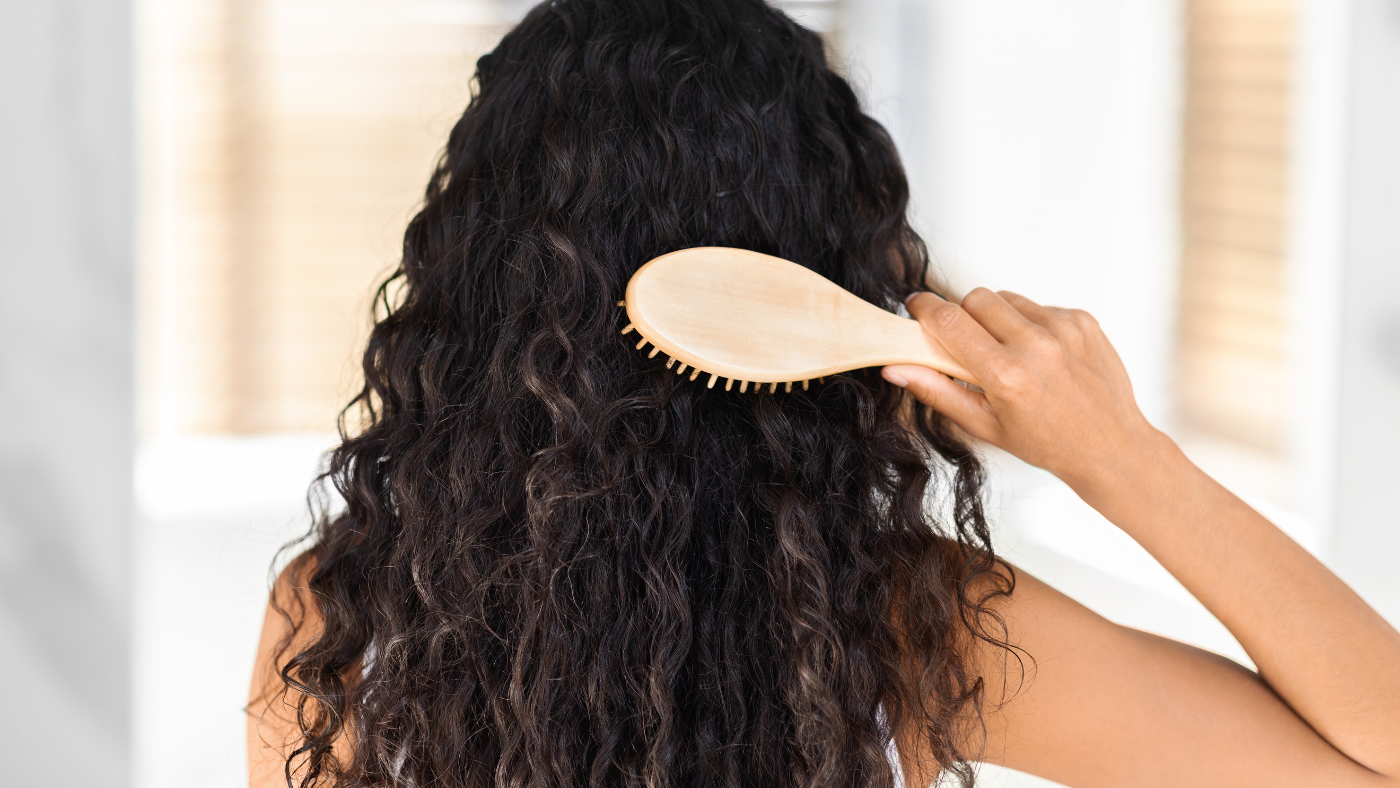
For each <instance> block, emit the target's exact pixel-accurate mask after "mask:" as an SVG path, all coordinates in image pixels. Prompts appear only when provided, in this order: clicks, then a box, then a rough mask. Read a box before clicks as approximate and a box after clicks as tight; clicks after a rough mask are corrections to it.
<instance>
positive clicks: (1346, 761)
mask: <svg viewBox="0 0 1400 788" xmlns="http://www.w3.org/2000/svg"><path fill="white" fill-rule="evenodd" d="M908 307H909V311H910V314H912V315H913V316H914V317H915V318H916V319H918V320H919V321H920V323H921V324H922V325H923V327H924V329H925V330H926V331H927V332H928V334H929V336H930V337H932V338H933V339H936V340H938V341H939V342H940V343H941V344H942V345H943V346H944V347H946V348H947V349H948V350H949V352H951V353H952V354H953V356H954V357H955V358H956V359H957V360H958V361H959V362H960V363H961V364H962V365H963V366H964V367H965V368H967V369H968V370H969V371H971V372H972V373H973V374H974V376H975V377H976V378H977V380H978V381H979V383H980V385H981V387H982V388H983V389H984V391H983V392H982V393H978V392H972V391H968V390H966V389H964V388H962V387H961V386H959V385H957V384H955V383H953V382H952V381H951V380H950V379H949V378H946V377H944V376H943V375H941V374H939V373H937V372H935V371H933V370H931V369H927V368H924V367H917V366H907V365H900V366H891V367H886V368H885V370H884V375H885V378H886V379H887V380H889V381H890V382H892V383H894V384H896V385H899V386H903V387H905V388H907V389H908V390H909V391H910V392H911V393H912V394H913V395H914V396H915V397H917V398H918V399H919V400H920V401H922V402H925V403H927V404H929V405H931V406H933V407H934V408H936V409H938V410H939V411H941V412H942V413H944V414H946V415H948V416H949V417H950V418H952V419H953V420H954V421H956V422H957V423H958V424H959V425H960V426H961V427H962V429H963V430H965V431H966V432H967V433H968V434H969V435H971V436H973V437H974V438H977V439H980V440H983V441H986V442H987V443H990V444H993V445H995V446H998V447H1000V448H1002V449H1004V450H1006V451H1008V452H1010V453H1012V454H1014V455H1016V456H1017V457H1020V458H1021V459H1022V460H1025V461H1026V462H1028V463H1031V464H1032V465H1036V466H1038V467H1041V468H1044V469H1046V470H1048V471H1050V472H1051V473H1053V474H1055V475H1056V476H1058V477H1059V478H1060V479H1062V480H1063V481H1064V482H1065V483H1066V484H1068V485H1069V486H1070V487H1071V488H1072V489H1073V490H1074V491H1075V492H1076V493H1078V494H1079V495H1080V497H1082V498H1083V499H1084V500H1085V501H1086V502H1087V503H1089V504H1090V505H1091V506H1093V507H1094V508H1095V509H1097V510H1098V511H1099V512H1100V513H1101V514H1103V515H1104V516H1105V517H1106V518H1108V519H1109V520H1110V521H1112V522H1113V523H1114V524H1115V525H1117V526H1118V527H1119V528H1122V529H1123V530H1124V531H1125V532H1126V533H1127V534H1128V535H1129V536H1131V537H1133V538H1134V539H1135V540H1137V542H1138V543H1139V544H1141V545H1142V546H1143V547H1144V548H1146V549H1147V550H1148V552H1150V553H1151V554H1152V555H1153V556H1154V557H1155V558H1156V559H1157V560H1158V561H1160V562H1161V563H1162V565H1163V566H1165V567H1166V568H1167V569H1168V570H1169V571H1170V572H1171V573H1172V574H1173V575H1175V576H1176V577H1177V579H1178V580H1180V581H1181V583H1182V584H1183V585H1185V586H1186V588H1188V589H1189V590H1190V591H1191V592H1192V593H1193V594H1195V595H1196V597H1197V598H1198V599H1199V600H1200V601H1201V602H1202V603H1203V604H1204V605H1205V606H1206V607H1207V608H1208V609H1209V610H1210V611H1211V612H1212V613H1213V614H1214V615H1215V616H1216V617H1217V618H1218V619H1220V621H1221V622H1222V623H1224V624H1225V626H1226V627H1228V628H1229V630H1230V631H1231V632H1232V633H1233V634H1234V635H1235V637H1236V638H1237V639H1238V640H1239V642H1240V644H1241V645H1242V646H1243V647H1244V648H1245V650H1246V652H1247V653H1248V654H1249V656H1250V658H1251V659H1252V660H1253V661H1254V663H1255V664H1256V665H1257V666H1258V667H1259V673H1257V674H1256V673H1254V672H1252V671H1250V670H1247V669H1245V668H1243V667H1241V666H1239V665H1237V664H1235V663H1234V662H1231V661H1230V660H1227V659H1225V658H1223V657H1220V656H1217V655H1214V654H1211V653H1209V652H1205V651H1202V650H1200V649H1196V648H1193V647H1191V646H1187V645H1185V644H1182V643H1178V642H1176V641H1173V640H1168V639H1166V638H1161V637H1157V636H1155V635H1150V634H1147V633H1144V632H1140V631H1137V630H1134V629H1130V628H1127V627H1123V626H1119V625H1117V624H1114V623H1112V622H1110V621H1107V620H1106V619H1104V618H1102V617H1100V616H1098V615H1096V614H1094V613H1093V612H1091V611H1090V610H1088V609H1087V608H1085V607H1083V606H1082V605H1080V604H1078V603H1077V602H1075V601H1074V600H1072V599H1070V598H1068V597H1066V596H1065V595H1063V594H1061V593H1059V592H1057V591H1055V589H1053V588H1051V587H1049V586H1047V585H1046V584H1044V583H1042V582H1040V581H1038V580H1036V579H1035V578H1034V577H1032V576H1030V575H1029V574H1027V573H1026V572H1024V571H1019V570H1018V571H1017V572H1016V578H1017V584H1016V589H1015V592H1014V593H1013V594H1012V595H1011V596H1010V597H1009V598H1008V599H1004V600H1001V601H1000V603H999V605H1000V607H999V611H998V612H1000V613H1001V615H1002V616H1003V617H1004V619H1005V621H1006V623H1007V626H1008V629H1009V632H1010V639H1011V641H1012V642H1013V643H1015V644H1017V645H1018V646H1019V647H1020V648H1022V649H1024V650H1025V652H1026V653H1028V654H1029V655H1030V656H1031V658H1032V659H1031V660H1027V661H1026V663H1025V664H1026V668H1025V672H1024V673H1023V671H1022V669H1021V666H1020V665H1019V664H1018V663H1017V662H1015V661H1014V660H1011V659H1010V658H1009V656H1008V655H1007V653H1006V652H1005V651H1003V650H1000V649H995V648H990V647H982V646H979V645H976V644H975V643H974V644H973V645H969V649H970V654H971V657H972V663H973V665H974V667H975V669H977V670H978V671H979V672H980V674H981V675H982V676H983V677H984V678H985V679H986V683H987V686H988V688H989V694H988V697H987V700H986V703H985V704H984V718H983V719H984V721H985V733H983V726H982V725H979V724H969V725H968V726H967V729H968V730H969V731H972V733H969V734H968V736H967V737H966V740H965V741H964V743H963V752H964V754H965V755H966V756H968V757H974V758H978V759H980V760H984V761H988V762H993V763H999V764H1002V765H1005V766H1009V767H1012V768H1015V769H1019V770H1022V771H1026V772H1030V773H1032V774H1037V775H1041V776H1043V777H1047V778H1049V779H1052V780H1055V781H1057V782H1061V783H1064V784H1066V785H1070V786H1076V787H1077V788H1133V787H1134V786H1193V788H1194V787H1196V786H1230V787H1231V788H1246V787H1248V786H1269V788H1287V786H1307V788H1317V787H1318V786H1330V787H1332V788H1348V787H1349V786H1369V787H1372V788H1382V787H1387V786H1393V787H1396V788H1400V670H1397V666H1400V634H1397V632H1396V631H1395V629H1394V628H1392V627H1391V626H1389V625H1388V624H1387V623H1386V622H1385V620H1384V619H1382V618H1381V617H1380V616H1379V615H1378V614H1377V613H1376V612H1375V611H1374V610H1372V609H1371V608H1370V607H1369V606H1367V605H1366V603H1365V602H1363V601H1362V600H1361V598H1360V597H1358V596H1357V595H1356V594H1355V593H1354V592H1353V591H1352V590H1351V589H1350V588H1348V587H1347V586H1346V585H1345V584H1344V583H1343V582H1342V581H1341V580H1339V579H1338V578H1337V577H1336V576H1335V575H1334V574H1332V573H1331V572H1330V571H1328V570H1327V568H1326V567H1324V566H1323V565H1322V564H1321V563H1319V562H1318V561H1317V560H1316V559H1315V558H1313V557H1312V556H1311V555H1310V554H1309V553H1308V552H1307V551H1305V550H1303V549H1302V548H1301V547H1299V546H1298V545H1297V544H1296V543H1295V542H1293V541H1292V540H1291V539H1290V538H1289V537H1288V536H1286V535H1285V534H1283V532H1281V531H1279V530H1278V528H1276V527H1275V526H1274V525H1273V524H1272V523H1270V522H1269V521H1268V520H1266V519H1265V518H1264V517H1263V516H1261V515H1260V514H1258V513H1257V512H1255V511H1254V510H1253V509H1251V508H1250V507H1249V506H1247V505H1246V504H1244V503H1243V502H1242V501H1240V500H1239V499H1238V498H1236V497H1235V496H1234V495H1232V494H1231V493H1230V492H1229V491H1227V490H1226V489H1225V488H1223V487H1221V486H1220V485H1219V484H1217V483H1216V482H1215V481H1214V480H1212V479H1211V478H1210V477H1209V476H1207V475H1206V474H1205V473H1203V472H1202V471H1201V470H1200V469H1198V468H1196V467H1195V466H1194V465H1192V464H1191V462H1190V461H1189V460H1188V459H1187V458H1186V456H1185V455H1184V454H1183V453H1182V452H1181V450H1180V449H1179V448H1178V447H1177V446H1176V444H1175V443H1173V442H1172V441H1171V439H1170V438H1168V437H1167V436H1166V435H1164V434H1163V433H1161V432H1160V431H1158V430H1156V429H1154V428H1153V427H1152V426H1151V425H1150V424H1149V423H1148V422H1147V420H1146V419H1145V418H1144V417H1143V415H1142V413H1141V411H1140V410H1139V409H1138V407H1137V404H1136V402H1135V401H1134V399H1133V394H1132V386H1131V384H1130V383H1129V381H1128V376H1127V373H1126V371H1125V370H1124V368H1123V365H1122V362H1121V361H1120V360H1119V358H1118V355H1117V353H1116V352H1115V351H1114V350H1113V347H1112V345H1111V344H1109V342H1108V339H1107V338H1106V337H1105V336H1104V334H1103V332H1102V331H1101V330H1100V329H1099V326H1098V324H1097V323H1096V322H1095V321H1094V319H1093V318H1092V317H1090V316H1089V315H1088V314H1086V313H1084V312H1081V311H1078V310H1066V309H1058V308H1055V307H1044V306H1041V305H1039V304H1036V303H1035V302H1033V301H1031V300H1029V299H1027V298H1024V297H1022V296H1019V295H1016V294H1014V293H1006V292H1003V293H993V292H991V291H989V290H985V289H978V290H974V291H972V292H971V293H969V294H968V295H967V296H966V297H965V298H964V299H963V301H962V303H961V304H955V303H950V302H946V301H943V300H941V299H939V298H937V297H936V296H933V295H932V294H929V293H917V294H915V295H914V296H912V297H911V298H910V299H909V302H908ZM303 569H304V567H303ZM298 576H299V572H297V571H295V570H293V571H289V572H287V573H285V574H284V575H283V577H282V578H281V579H280V580H279V589H278V592H279V593H281V594H284V595H285V596H282V597H281V598H283V599H287V598H289V597H295V596H298V595H299V594H304V589H302V588H300V586H301V583H300V581H299V580H298V579H297V578H298ZM302 598H303V599H305V597H304V596H303V597H302ZM307 601H309V600H307ZM313 611H314V606H311V607H308V613H311V612H313ZM310 623H312V624H314V622H310ZM309 629H314V626H313V627H309ZM288 634H289V630H288V628H287V627H286V625H285V623H284V621H283V619H282V617H281V616H280V615H278V614H277V613H275V612H271V611H269V613H268V616H267V620H266V623H265V625H264V630H263V636H262V642H261V644H260V645H259V648H258V659H257V666H256V668H255V671H254V681H253V691H252V697H251V699H250V703H249V718H248V758H249V773H250V785H251V786H252V788H272V786H284V785H285V784H286V783H285V780H284V777H283V763H284V761H285V758H286V753H287V752H289V751H290V750H291V749H292V748H293V747H294V746H295V745H294V744H293V743H294V742H295V741H296V739H297V738H298V734H297V729H296V726H295V723H294V720H295V714H294V712H292V711H290V710H289V709H288V707H286V706H285V705H284V703H283V702H282V701H274V702H272V703H271V704H269V703H268V702H267V701H266V700H264V698H265V697H268V694H267V693H266V692H265V690H266V689H267V688H272V689H274V690H275V689H277V688H278V687H279V686H280V682H279V681H278V680H277V679H275V677H274V672H273V670H272V654H273V649H274V647H275V645H276V644H277V643H278V642H279V641H280V640H282V639H283V638H285V637H286V636H287V635H288ZM306 637H308V635H306V634H302V635H301V636H300V638H302V639H304V638H306ZM338 745H339V746H338V747H337V750H338V751H339V754H342V755H344V754H348V752H347V748H346V746H345V742H344V740H342V741H341V742H338ZM899 749H900V752H901V759H902V760H903V765H904V769H905V774H906V775H907V784H908V785H909V786H911V788H923V786H927V785H928V784H929V783H930V782H931V781H932V780H933V778H934V776H935V775H936V774H937V771H938V764H937V763H936V762H935V761H933V759H931V758H930V757H928V755H927V752H926V749H925V748H923V747H921V746H920V744H919V743H918V742H917V741H913V740H911V739H910V738H909V737H907V736H901V737H900V740H899Z"/></svg>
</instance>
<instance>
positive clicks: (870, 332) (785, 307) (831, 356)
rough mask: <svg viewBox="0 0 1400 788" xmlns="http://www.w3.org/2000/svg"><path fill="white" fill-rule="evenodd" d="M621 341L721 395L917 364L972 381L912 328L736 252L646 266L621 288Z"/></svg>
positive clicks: (709, 251) (754, 255)
mask: <svg viewBox="0 0 1400 788" xmlns="http://www.w3.org/2000/svg"><path fill="white" fill-rule="evenodd" d="M618 305H619V306H624V307H626V308H627V317H628V320H630V321H631V322H629V323H628V325H627V327H626V328H624V329H622V333H623V334H629V333H631V332H633V331H635V332H637V334H638V335H639V336H640V337H641V339H640V341H638V342H637V349H638V350H641V349H642V348H644V347H646V346H647V345H648V344H650V345H652V350H651V353H650V354H649V355H648V358H651V357H655V356H656V354H657V353H665V354H666V355H668V356H670V360H669V361H667V362H666V368H667V369H670V368H671V367H673V366H674V367H675V369H676V374H677V375H681V374H684V373H685V372H686V371H687V370H690V379H691V380H695V379H696V378H697V377H699V376H700V375H701V374H702V373H705V374H708V375H709V376H710V378H709V381H708V383H707V384H706V385H707V386H708V387H709V388H714V385H715V382H716V381H717V380H719V379H720V378H727V382H726V383H725V384H724V389H725V390H726V391H728V390H729V389H730V388H731V387H733V385H734V383H735V382H736V381H737V382H738V383H739V391H741V392H743V391H746V390H747V389H748V386H749V384H754V390H755V391H757V390H758V388H759V387H760V386H759V384H762V383H767V384H769V389H768V390H769V391H770V392H773V391H777V389H778V384H779V383H782V384H784V390H786V391H791V390H792V384H793V383H797V382H800V383H801V384H802V388H804V389H805V388H807V384H808V381H810V380H812V379H819V378H822V377H824V376H826V375H833V374H835V373H837V372H845V371H847V370H852V369H861V368H863V367H879V366H884V365H886V364H919V365H922V366H926V367H932V368H933V369H936V370H938V371H939V372H942V373H943V374H945V375H948V376H950V377H953V378H958V379H960V380H963V381H966V382H969V383H973V382H975V381H973V379H972V377H971V376H970V375H969V374H968V372H967V370H966V369H964V368H963V367H962V365H960V364H958V363H957V362H956V361H954V360H953V357H952V356H951V355H949V354H948V351H947V350H945V349H944V348H943V346H942V345H941V344H939V343H938V341H937V340H936V339H934V338H933V337H930V336H929V335H928V334H927V333H925V332H924V330H923V328H922V327H921V326H920V325H919V324H918V322H917V321H914V320H910V319H908V318H904V317H900V316H899V315H896V314H892V313H890V312H886V311H885V310H883V309H881V308H880V307H878V306H875V305H874V304H872V303H870V302H868V301H864V300H862V299H860V298H858V297H857V296H855V295H853V294H851V293H849V292H847V291H846V290H844V289H842V288H841V287H840V286H838V285H836V284H835V283H833V282H831V281H830V280H828V279H826V278H824V277H823V276H821V275H820V274H818V273H816V272H814V271H810V270H808V269H806V268H803V267H802V266H800V265H797V264H796V263H792V262H789V261H787V260H783V259H782V258H779V257H772V256H770V255H766V254H759V253H758V252H750V251H746V250H744V249H729V248H725V247H718V246H711V247H699V248H695V249H683V250H681V251H679V252H671V253H670V254H665V255H662V256H660V257H658V258H656V259H654V260H651V261H649V262H648V263H647V264H646V265H643V266H642V267H641V268H639V269H637V272H636V273H635V274H633V275H632V279H631V280H630V281H629V282H628V283H627V297H626V300H624V301H621V302H619V304H618Z"/></svg>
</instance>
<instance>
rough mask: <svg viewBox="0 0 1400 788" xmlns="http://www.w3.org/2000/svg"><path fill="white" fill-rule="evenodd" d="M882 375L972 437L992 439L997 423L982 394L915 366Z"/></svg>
mask: <svg viewBox="0 0 1400 788" xmlns="http://www.w3.org/2000/svg"><path fill="white" fill-rule="evenodd" d="M880 374H881V375H883V376H884V378H885V380H888V381H889V382H891V383H893V384H895V385H896V386H899V387H900V388H903V389H904V390H906V391H908V392H909V393H910V394H913V395H914V399H917V400H918V401H920V402H922V403H924V404H925V405H928V406H929V407H931V408H933V409H934V410H936V411H938V412H939V413H942V414H943V415H945V416H947V417H948V418H950V419H952V420H953V421H955V422H957V424H958V426H960V427H962V428H963V429H964V430H966V431H967V432H968V434H970V435H973V436H975V437H978V438H981V439H983V440H990V439H991V435H992V434H993V431H994V430H995V428H996V420H995V418H994V417H993V416H992V415H991V412H990V411H989V410H988V409H987V401H986V398H985V397H983V396H982V395H981V394H978V393H975V392H972V391H968V390H967V389H965V388H963V387H962V386H959V385H958V384H957V383H954V382H953V381H952V379H951V378H949V377H948V376H947V375H944V374H942V373H941V372H937V371H934V370H932V369H929V368H928V367H921V366H917V365H914V364H892V365H890V366H888V367H885V368H884V369H882V370H881V371H880Z"/></svg>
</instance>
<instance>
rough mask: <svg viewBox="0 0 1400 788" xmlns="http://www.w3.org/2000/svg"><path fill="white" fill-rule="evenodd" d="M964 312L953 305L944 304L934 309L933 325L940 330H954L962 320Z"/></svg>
mask: <svg viewBox="0 0 1400 788" xmlns="http://www.w3.org/2000/svg"><path fill="white" fill-rule="evenodd" d="M961 311H962V310H960V309H958V308H957V307H955V306H953V305H952V304H944V305H942V306H940V307H937V308H935V309H934V312H933V324H934V325H936V326H938V327H939V328H954V327H956V326H957V325H958V321H959V320H961V319H962V315H961V314H960V312H961Z"/></svg>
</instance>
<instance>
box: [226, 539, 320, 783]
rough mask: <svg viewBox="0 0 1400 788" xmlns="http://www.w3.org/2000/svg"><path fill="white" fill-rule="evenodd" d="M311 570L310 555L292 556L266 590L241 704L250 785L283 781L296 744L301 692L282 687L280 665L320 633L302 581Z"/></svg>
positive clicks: (284, 685)
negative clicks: (250, 672) (244, 706)
mask: <svg viewBox="0 0 1400 788" xmlns="http://www.w3.org/2000/svg"><path fill="white" fill-rule="evenodd" d="M314 570H315V560H314V558H313V557H312V556H310V555H308V554H303V555H301V556H299V557H297V558H296V559H295V560H293V561H292V563H291V564H290V565H288V566H287V568H286V569H284V570H283V571H282V573H281V574H280V575H279V576H278V578H277V580H276V582H275V583H273V586H272V590H271V592H270V594H269V595H268V604H267V610H266V612H265V614H264V616H263V627H262V635H261V637H260V638H259V640H258V646H257V656H256V658H255V660H254V663H253V675H252V680H251V682H250V686H249V690H248V706H247V709H246V711H247V735H248V780H249V786H250V788H265V787H266V788H271V787H272V786H279V787H281V786H286V784H287V782H286V777H285V768H286V764H287V758H288V757H289V756H290V755H291V753H292V752H293V751H295V750H296V748H297V747H298V746H299V745H300V743H301V738H302V737H301V728H300V726H299V725H298V723H297V717H298V707H299V705H300V703H301V701H302V698H303V696H302V694H301V693H300V692H298V691H297V690H296V689H294V688H293V687H290V686H288V684H287V682H286V681H285V680H284V679H283V678H282V670H283V668H284V667H286V665H287V661H288V660H289V659H291V658H292V657H293V656H294V655H296V654H297V653H298V652H300V651H302V650H303V649H304V648H306V646H308V645H310V644H311V643H313V642H315V640H316V638H317V637H318V636H319V635H320V631H321V616H320V613H319V611H318V609H317V606H316V604H315V599H314V598H313V597H312V595H311V592H310V590H309V589H308V587H307V584H306V579H307V578H308V577H309V576H310V574H311V572H313V571H314ZM340 754H341V753H339V752H338V753H337V755H340Z"/></svg>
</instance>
